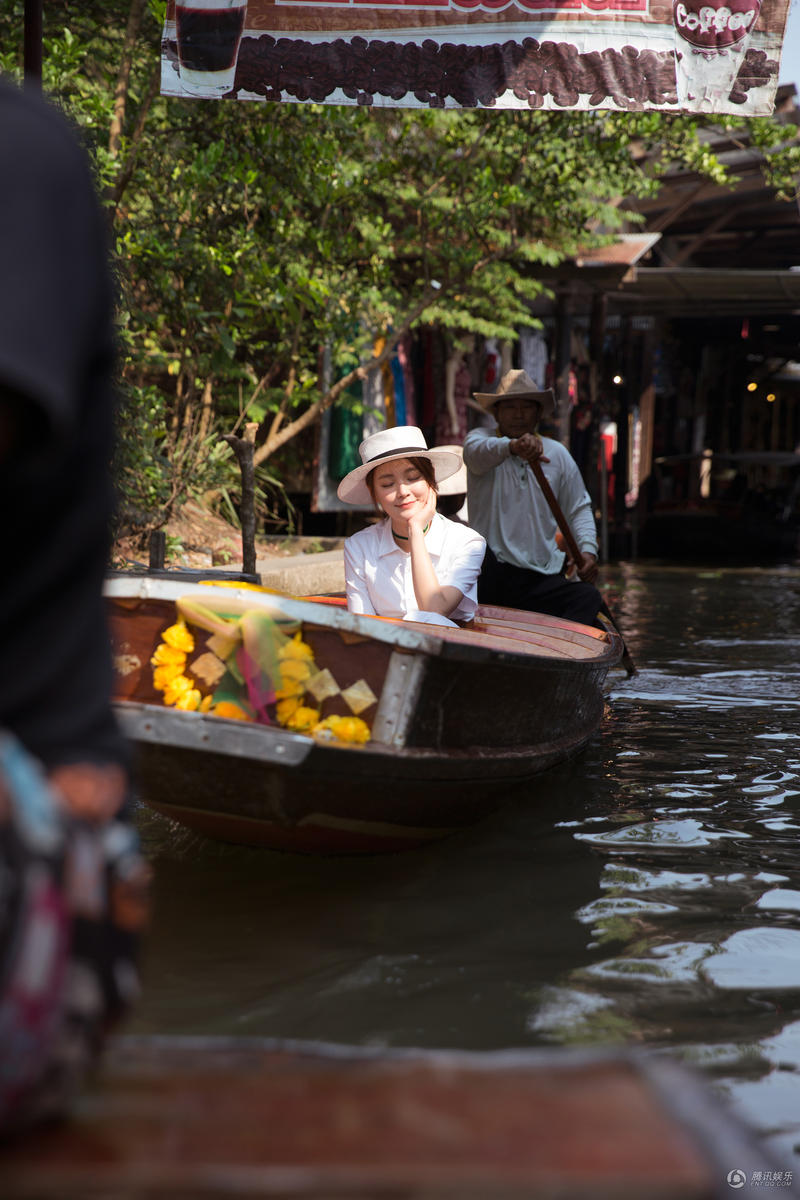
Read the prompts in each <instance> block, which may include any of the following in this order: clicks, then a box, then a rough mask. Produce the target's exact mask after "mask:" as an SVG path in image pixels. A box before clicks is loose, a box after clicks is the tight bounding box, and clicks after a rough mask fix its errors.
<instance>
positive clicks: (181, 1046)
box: [0, 1037, 792, 1200]
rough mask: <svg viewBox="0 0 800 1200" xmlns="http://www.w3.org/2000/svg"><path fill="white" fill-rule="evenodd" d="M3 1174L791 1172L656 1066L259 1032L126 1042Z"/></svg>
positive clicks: (428, 1193)
mask: <svg viewBox="0 0 800 1200" xmlns="http://www.w3.org/2000/svg"><path fill="white" fill-rule="evenodd" d="M0 1176H2V1179H3V1188H2V1193H3V1197H4V1200H34V1198H35V1200H101V1198H108V1197H119V1198H122V1197H126V1198H128V1197H129V1198H131V1200H133V1198H135V1200H163V1198H164V1197H167V1196H170V1197H182V1198H189V1197H191V1200H200V1198H202V1200H216V1198H217V1197H219V1198H222V1197H232V1196H237V1197H261V1198H264V1197H269V1196H272V1197H279V1196H280V1197H289V1196H292V1197H296V1198H301V1200H332V1198H333V1197H340V1198H345V1197H347V1198H349V1200H356V1198H357V1197H361V1198H362V1200H366V1198H370V1200H375V1198H377V1197H390V1196H391V1197H403V1198H405V1200H412V1198H418V1200H421V1198H422V1197H425V1198H426V1200H454V1198H455V1197H458V1200H522V1197H525V1198H526V1200H553V1198H554V1197H564V1198H566V1197H569V1198H570V1200H598V1197H599V1198H602V1200H625V1198H629V1200H668V1198H677V1197H680V1198H681V1200H714V1198H715V1197H716V1198H720V1197H722V1196H727V1195H729V1194H730V1192H731V1188H734V1189H735V1188H738V1187H744V1186H745V1184H747V1185H749V1186H752V1187H756V1186H758V1183H759V1181H761V1180H766V1179H769V1180H771V1181H772V1187H773V1189H775V1188H777V1189H778V1191H779V1192H780V1194H786V1195H788V1194H789V1193H790V1192H791V1191H792V1170H791V1168H790V1167H789V1166H788V1165H784V1164H783V1163H782V1162H781V1161H780V1160H778V1159H777V1156H776V1155H775V1154H773V1153H772V1152H771V1151H770V1150H769V1149H768V1148H767V1147H766V1146H764V1145H762V1144H761V1143H760V1141H759V1139H757V1138H756V1136H755V1135H754V1133H753V1132H752V1131H751V1130H750V1129H749V1128H748V1127H747V1126H745V1125H744V1123H743V1122H741V1121H740V1120H738V1119H736V1118H735V1117H734V1115H733V1114H732V1113H730V1112H729V1111H728V1110H727V1109H726V1107H725V1106H724V1104H723V1101H722V1100H721V1098H720V1097H719V1096H718V1095H717V1094H716V1093H714V1092H713V1091H712V1089H711V1087H710V1086H709V1085H708V1084H707V1083H706V1082H705V1081H704V1080H702V1079H701V1078H700V1077H699V1076H697V1075H696V1074H695V1073H693V1072H690V1071H689V1070H688V1069H687V1068H684V1067H682V1066H679V1065H678V1064H677V1063H675V1062H672V1061H670V1060H668V1059H667V1058H665V1057H664V1056H663V1055H659V1056H656V1055H647V1054H645V1053H643V1052H638V1053H637V1052H625V1051H617V1052H606V1053H603V1052H599V1051H569V1050H563V1049H560V1050H549V1051H542V1050H507V1051H495V1052H483V1053H475V1052H473V1053H470V1052H464V1051H420V1050H406V1051H403V1050H395V1051H383V1052H379V1051H375V1050H368V1049H362V1048H359V1047H348V1046H328V1045H324V1044H319V1043H281V1042H277V1041H272V1042H270V1041H266V1040H260V1039H249V1038H242V1039H224V1038H196V1037H186V1038H165V1037H155V1038H141V1037H139V1038H135V1037H134V1038H131V1037H126V1038H118V1039H115V1040H114V1041H113V1042H112V1043H111V1045H110V1046H109V1052H108V1053H107V1055H106V1058H105V1060H104V1063H103V1065H102V1069H101V1072H100V1074H99V1076H98V1077H97V1078H96V1079H95V1080H94V1081H93V1082H92V1084H91V1086H90V1087H89V1088H87V1089H86V1092H85V1094H84V1095H82V1096H81V1099H80V1103H79V1104H78V1105H76V1108H75V1112H74V1115H73V1116H72V1117H70V1118H69V1119H68V1120H66V1121H63V1122H62V1123H60V1124H59V1125H56V1126H52V1125H51V1126H49V1127H48V1128H45V1129H39V1130H37V1131H35V1133H33V1134H31V1135H29V1136H28V1137H26V1138H22V1139H17V1140H16V1141H14V1142H10V1143H9V1142H6V1143H5V1144H3V1145H0ZM751 1180H752V1181H754V1182H753V1183H752V1184H751V1183H750V1181H751ZM749 1186H748V1190H749ZM765 1186H768V1185H765Z"/></svg>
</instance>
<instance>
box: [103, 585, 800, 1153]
mask: <svg viewBox="0 0 800 1200" xmlns="http://www.w3.org/2000/svg"><path fill="white" fill-rule="evenodd" d="M604 580H605V586H606V589H607V590H606V595H607V597H608V599H609V601H610V603H611V606H612V608H613V609H614V611H615V612H616V613H617V614H618V617H619V620H620V623H621V624H622V626H623V627H624V629H625V630H626V632H627V635H628V641H629V645H630V649H631V650H632V653H633V656H634V658H635V660H636V662H637V665H638V667H639V674H638V676H637V677H635V678H633V679H630V680H628V679H627V678H626V677H625V676H624V674H622V673H621V672H620V673H618V674H617V673H615V675H614V677H613V678H612V679H611V680H610V681H609V682H610V690H609V694H608V707H607V714H606V719H605V722H604V724H603V727H602V730H601V731H600V732H599V733H598V735H597V736H596V737H595V739H594V740H593V741H592V743H591V744H590V745H589V747H588V748H587V749H586V750H585V751H584V752H583V753H582V754H581V755H580V756H579V757H578V758H577V759H575V760H573V761H572V762H570V763H568V764H566V765H564V766H562V767H559V768H556V769H555V770H553V771H550V772H548V773H547V774H546V775H544V776H541V777H540V779H539V780H538V781H537V782H536V783H535V784H532V785H531V787H530V793H529V795H527V796H525V797H523V798H521V799H519V800H515V801H514V802H513V803H510V804H508V805H506V806H505V807H502V808H501V809H500V810H499V811H497V812H496V813H495V814H494V815H493V816H491V817H490V818H489V819H487V820H485V821H483V822H482V823H481V824H480V825H477V826H475V827H474V828H472V829H470V830H468V831H466V832H464V833H461V834H459V835H457V836H455V837H453V838H451V839H449V840H447V841H445V842H441V843H438V844H436V845H432V846H429V847H426V848H425V849H423V850H418V851H411V852H407V853H405V854H400V855H392V856H381V857H374V858H363V859H362V858H339V859H336V858H329V859H324V858H303V857H297V856H291V855H281V854H275V853H271V852H266V851H257V850H250V849H246V848H239V847H231V846H225V845H220V844H217V843H213V842H210V841H205V840H203V839H200V838H198V837H196V836H194V835H190V834H188V833H186V832H185V831H181V830H179V829H176V828H175V827H173V826H171V825H170V824H169V823H168V822H166V821H164V820H163V819H161V818H159V817H156V816H154V815H153V814H150V813H148V812H147V811H145V810H142V811H141V812H140V814H139V819H140V827H141V831H142V835H143V838H144V843H145V848H146V851H147V854H148V857H149V858H150V861H151V862H152V864H153V866H154V869H155V918H154V922H153V927H152V929H151V932H150V935H149V938H148V942H147V946H146V951H145V960H144V992H143V997H142V1000H141V1001H140V1003H139V1006H138V1009H137V1011H136V1013H135V1016H134V1018H133V1019H132V1021H131V1022H129V1024H128V1027H127V1030H126V1031H127V1032H130V1033H173V1034H175V1033H179V1034H226V1035H231V1034H234V1035H245V1036H262V1037H279V1038H292V1039H296V1038H300V1039H311V1040H315V1041H320V1040H322V1041H328V1042H339V1043H348V1044H353V1043H356V1044H360V1045H368V1046H372V1047H384V1046H385V1047H398V1046H404V1047H442V1048H463V1049H469V1050H485V1049H498V1048H507V1047H535V1046H547V1047H552V1046H558V1045H573V1046H574V1045H576V1044H582V1045H584V1046H593V1045H600V1046H608V1045H621V1046H636V1047H645V1048H648V1049H652V1050H656V1051H659V1052H661V1051H663V1052H664V1053H669V1054H672V1055H675V1056H677V1057H678V1058H680V1059H681V1060H683V1061H684V1062H688V1063H689V1064H691V1065H692V1066H693V1067H694V1068H696V1069H697V1070H699V1071H700V1072H701V1073H703V1074H704V1075H705V1076H706V1077H707V1078H708V1079H709V1080H710V1082H711V1084H712V1086H713V1087H714V1088H715V1089H717V1090H718V1091H719V1093H720V1094H721V1095H723V1096H724V1097H725V1098H726V1101H727V1102H729V1104H730V1105H731V1106H732V1107H733V1109H734V1111H736V1112H738V1114H739V1115H740V1116H741V1117H743V1118H744V1119H745V1120H746V1121H747V1123H748V1124H749V1125H750V1126H751V1127H753V1128H754V1129H755V1130H757V1131H758V1132H759V1133H760V1134H761V1135H762V1138H763V1139H764V1140H765V1141H766V1143H767V1145H769V1146H772V1147H773V1148H774V1149H775V1150H776V1152H778V1153H779V1154H780V1158H781V1159H782V1160H783V1161H784V1162H786V1161H789V1162H792V1163H796V1164H797V1165H798V1167H800V840H799V838H798V835H800V564H795V565H787V566H783V567H777V568H773V569H755V568H753V569H747V570H745V569H738V570H733V569H714V568H708V569H704V568H701V567H692V568H688V567H684V568H681V567H674V566H673V567H669V566H659V565H655V564H647V565H645V564H642V563H635V564H633V563H632V564H627V563H622V564H617V565H613V566H611V567H608V568H606V569H605V571H604ZM734 1165H735V1164H734Z"/></svg>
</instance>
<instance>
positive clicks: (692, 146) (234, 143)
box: [0, 0, 800, 522]
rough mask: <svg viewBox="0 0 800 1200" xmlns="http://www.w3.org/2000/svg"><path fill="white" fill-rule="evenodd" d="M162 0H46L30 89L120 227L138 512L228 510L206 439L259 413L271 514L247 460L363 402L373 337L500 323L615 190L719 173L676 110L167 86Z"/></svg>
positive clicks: (514, 317)
mask: <svg viewBox="0 0 800 1200" xmlns="http://www.w3.org/2000/svg"><path fill="white" fill-rule="evenodd" d="M163 9H164V4H163V0H108V2H104V3H102V4H101V3H100V2H99V0H82V3H81V4H80V5H78V4H75V3H69V2H68V0H50V2H49V3H48V4H47V5H46V6H45V42H44V86H45V89H46V91H47V92H48V93H49V94H50V95H51V96H52V97H53V98H54V99H55V100H56V101H57V102H58V103H59V104H61V105H62V106H63V107H64V108H65V109H66V110H67V111H68V112H69V113H70V114H71V116H72V118H73V119H74V121H75V122H76V123H77V125H78V126H79V127H80V129H81V130H82V133H83V135H84V137H85V139H86V141H87V144H88V146H89V148H90V150H91V151H92V155H93V158H94V162H95V164H96V171H97V179H98V185H99V188H100V190H101V193H102V195H103V196H104V198H105V201H106V203H107V205H108V209H109V215H110V219H111V221H112V225H113V231H114V238H115V249H116V270H117V276H118V281H119V289H120V306H119V308H120V315H119V325H120V335H121V349H122V368H121V371H122V378H121V394H122V401H123V411H122V415H121V421H120V450H119V454H118V479H119V485H120V489H121V491H122V493H123V495H124V497H125V500H126V503H127V505H128V507H129V508H131V509H135V510H143V511H145V512H147V513H148V514H149V519H150V520H151V521H154V522H158V521H161V520H163V519H164V518H165V517H166V515H167V514H168V512H169V509H170V507H171V506H172V505H173V504H174V503H176V502H178V501H180V500H181V499H182V498H183V497H184V496H185V495H187V494H189V493H190V492H194V493H196V494H202V495H208V494H209V493H212V494H213V495H215V496H216V497H217V500H218V502H219V503H221V504H223V505H225V506H229V507H230V508H231V509H233V510H235V506H236V495H237V488H238V483H237V473H236V468H235V463H234V460H233V457H232V455H231V453H230V451H229V449H228V447H227V446H226V445H225V444H224V443H222V442H221V441H220V435H222V434H224V433H226V432H229V431H231V430H232V429H233V428H235V427H238V426H240V425H241V423H242V421H243V420H245V419H247V420H257V421H258V422H259V423H260V431H259V445H258V449H257V452H256V454H257V462H258V463H259V464H261V465H260V466H259V470H258V480H259V484H260V486H261V489H262V498H263V504H264V506H265V509H274V508H275V504H276V500H277V498H278V497H279V494H280V488H281V480H280V478H279V475H278V474H277V473H274V474H271V475H269V476H268V475H267V474H266V472H265V470H264V467H263V463H264V461H266V460H267V459H268V458H270V457H271V456H274V455H275V454H276V453H277V452H278V451H279V450H281V449H282V447H284V446H286V445H288V444H289V443H293V444H294V445H302V443H298V442H297V441H296V440H295V439H296V438H297V435H298V434H299V433H301V432H302V430H303V429H304V428H308V427H310V425H311V424H312V423H313V420H314V419H316V417H317V416H318V415H319V413H320V411H321V409H322V406H324V405H327V404H329V403H332V402H334V401H335V402H338V403H357V402H356V401H353V399H352V396H351V395H350V394H348V384H349V383H350V382H352V376H351V377H350V378H349V379H348V372H352V371H353V370H354V369H355V368H357V367H358V366H359V365H362V366H366V365H368V364H369V363H370V361H371V359H372V356H373V348H374V345H375V341H376V338H381V337H388V338H389V343H388V345H387V350H386V352H387V353H388V352H389V351H390V350H391V339H396V338H398V337H399V336H401V334H402V333H403V332H404V331H405V330H406V329H409V328H414V327H415V326H418V325H420V324H423V323H429V322H436V323H438V324H440V325H441V326H443V327H445V328H448V329H451V330H453V331H464V332H473V333H477V334H481V335H484V336H498V337H501V338H513V337H514V336H515V330H516V328H517V327H518V326H519V325H520V324H522V323H525V322H526V321H527V319H528V312H529V304H530V301H531V300H532V299H533V298H535V297H536V296H537V295H538V294H539V293H540V292H541V290H542V287H543V284H542V282H541V275H542V269H543V268H551V267H554V266H557V265H558V264H559V263H560V262H562V261H563V260H564V259H565V258H567V257H569V256H571V255H574V254H575V252H576V251H577V250H578V248H579V247H586V246H589V245H592V244H597V243H599V242H601V241H602V240H604V239H607V238H608V237H609V236H611V235H613V233H614V232H615V231H617V230H619V229H620V228H623V227H625V223H628V224H630V223H631V222H635V220H636V216H635V214H633V213H632V212H631V210H630V209H628V208H626V207H625V206H624V205H622V204H621V203H620V200H621V198H623V197H627V198H629V199H631V200H633V199H635V198H636V197H641V196H645V195H647V194H651V193H653V192H654V191H655V190H657V188H658V186H659V178H660V177H661V176H662V175H663V174H664V172H665V171H667V170H668V169H669V168H670V167H672V166H673V165H676V164H681V165H684V166H688V167H690V168H691V169H693V170H696V171H697V172H699V173H701V174H703V175H706V176H708V177H710V178H712V179H715V180H717V181H718V182H724V180H725V172H724V169H723V167H722V166H721V164H720V163H719V162H718V161H717V160H716V159H715V158H714V156H713V154H712V153H711V151H710V149H709V145H708V141H707V139H706V138H704V136H703V135H702V131H701V126H700V124H699V122H698V121H697V120H696V119H695V118H693V117H688V116H678V115H671V114H665V113H657V112H656V113H654V112H648V113H598V112H572V111H570V112H544V111H538V112H532V111H524V112H523V111H505V112H504V111H499V112H498V111H484V110H476V111H452V110H451V111H425V110H423V111H419V110H403V109H375V110H371V109H367V108H349V107H347V108H345V107H342V108H337V107H319V106H316V105H311V104H309V105H299V104H298V105H295V104H285V105H275V104H234V103H228V102H206V101H190V100H186V101H183V100H179V99H169V100H168V99H166V98H164V97H161V96H160V95H159V94H158V79H159V71H160V58H159V45H160V34H161V25H162V21H163ZM22 15H23V0H10V2H8V3H6V4H5V5H4V7H3V9H2V11H1V12H0V47H2V50H1V51H0V69H3V70H5V71H6V72H7V73H9V74H11V75H14V76H16V77H17V78H19V76H20V73H21V59H22V29H23V24H22ZM137 15H138V25H137V24H136V22H135V21H134V22H132V23H131V21H130V18H131V17H132V16H133V17H137ZM129 28H130V29H132V30H133V40H132V43H131V54H130V69H129V72H127V73H126V72H125V71H123V70H122V67H123V65H124V63H125V62H126V61H127V59H126V30H128V29H129ZM716 123H717V124H721V125H724V126H725V127H726V128H728V129H729V130H730V131H731V136H732V137H736V136H738V135H739V132H740V131H741V132H742V133H744V132H745V131H746V132H747V135H748V137H749V138H750V139H751V141H752V143H753V144H754V145H755V146H757V147H758V148H759V149H760V150H761V151H762V152H763V153H764V155H765V156H766V168H765V170H766V174H767V178H768V180H769V182H771V183H772V184H773V185H774V186H777V187H782V188H784V189H786V190H788V189H790V188H791V187H792V186H793V179H794V177H795V175H796V173H797V170H798V167H800V161H799V160H800V148H798V146H797V144H796V142H795V143H794V144H789V143H788V142H787V139H786V133H785V130H784V129H782V128H781V127H779V126H778V125H777V124H776V123H774V122H772V121H770V120H766V119H764V118H760V119H757V120H752V119H751V120H745V119H742V118H724V119H720V120H718V121H717V122H716ZM704 124H705V125H706V126H707V125H708V121H707V120H704ZM323 348H327V349H328V351H329V354H330V358H331V367H332V369H331V378H332V379H334V380H336V381H337V383H336V385H335V389H334V391H331V390H327V391H326V386H325V383H324V382H323V379H322V378H321V374H320V364H321V360H322V351H323ZM340 393H341V395H340ZM283 453H284V454H285V451H283ZM273 461H274V460H273Z"/></svg>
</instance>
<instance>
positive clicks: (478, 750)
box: [106, 576, 622, 853]
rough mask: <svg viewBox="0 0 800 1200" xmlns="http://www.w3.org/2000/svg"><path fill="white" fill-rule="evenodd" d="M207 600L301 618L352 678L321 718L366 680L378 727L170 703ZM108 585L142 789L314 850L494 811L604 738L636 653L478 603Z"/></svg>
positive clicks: (120, 708) (155, 800)
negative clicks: (323, 731) (339, 728)
mask: <svg viewBox="0 0 800 1200" xmlns="http://www.w3.org/2000/svg"><path fill="white" fill-rule="evenodd" d="M198 596H199V598H200V600H201V601H202V602H203V603H205V604H211V603H217V604H220V605H222V606H223V607H226V608H228V609H235V610H236V611H244V610H247V609H249V610H250V611H256V612H260V613H268V614H272V615H273V616H274V617H276V619H278V620H280V621H282V622H284V623H286V622H288V623H289V628H296V629H297V630H299V631H301V633H302V637H303V639H304V641H305V643H306V644H307V645H308V646H310V647H311V650H312V651H313V655H314V661H315V664H316V667H317V668H318V669H319V670H327V671H328V672H330V676H331V677H332V678H333V679H334V681H335V685H336V687H337V691H336V693H335V694H333V695H329V696H327V697H326V698H325V700H324V701H323V703H322V705H321V715H322V717H323V718H328V717H329V716H334V715H336V714H342V715H347V714H348V713H349V709H348V707H347V704H346V703H345V696H343V693H344V694H345V695H349V689H351V688H352V687H353V686H354V685H356V686H357V690H358V691H359V694H361V695H363V687H364V685H366V688H367V689H368V691H367V693H366V694H367V697H369V695H371V696H372V702H371V703H369V705H368V707H366V708H365V709H363V708H362V710H361V711H360V717H361V719H363V720H365V721H366V722H367V723H368V725H369V727H370V737H369V741H367V742H366V744H363V745H353V744H341V743H339V742H336V741H326V742H323V741H321V740H320V739H319V738H317V737H312V736H307V735H305V734H302V733H297V732H293V731H292V730H291V729H287V728H283V727H281V726H280V725H279V724H269V725H265V724H255V723H252V724H250V723H244V722H241V721H236V720H228V719H224V718H221V717H219V716H216V715H212V714H208V715H204V714H202V713H199V712H182V711H176V710H175V709H174V708H167V707H165V706H164V704H163V697H162V695H161V694H159V692H157V691H156V690H154V686H153V671H152V668H151V666H150V659H151V656H152V655H153V653H154V651H155V649H156V646H157V645H158V643H159V639H160V637H161V634H162V632H163V631H164V629H165V628H166V627H168V626H169V625H170V624H171V623H172V622H174V620H175V613H176V607H175V606H176V602H178V601H179V600H180V601H181V603H183V602H184V601H186V600H187V599H188V600H189V602H191V601H192V597H194V599H195V600H197V598H198ZM106 597H107V603H108V608H109V615H110V623H111V629H112V640H113V644H114V661H115V707H116V711H117V713H118V716H119V719H120V721H121V724H122V726H123V728H124V730H125V732H126V733H127V735H128V736H129V737H130V738H131V739H132V741H133V742H134V743H135V745H136V748H137V751H138V787H139V791H140V795H141V797H142V798H143V800H144V801H145V802H146V803H147V804H148V805H150V806H151V807H152V808H154V809H156V810H157V811H159V812H161V813H163V814H165V815H166V816H168V817H170V818H173V819H174V820H176V821H178V822H180V823H181V824H182V825H185V826H188V827H189V828H191V829H194V830H196V831H198V832H200V833H203V834H206V835H209V836H212V837H216V838H220V839H223V840H226V841H232V842H241V843H248V844H255V845H263V846H269V847H273V848H276V849H285V850H294V851H302V852H324V853H359V852H366V853H372V852H375V851H386V850H398V849H403V848H410V847H413V846H418V845H420V844H421V843H424V842H427V841H430V840H432V839H434V838H438V837H442V836H445V835H446V834H449V833H451V832H453V831H454V830H456V829H459V828H461V827H463V826H465V825H468V824H471V823H473V822H475V821H476V820H478V819H480V818H481V817H482V816H483V815H485V814H486V813H487V812H488V811H490V810H491V809H493V808H495V807H497V806H498V805H499V804H500V803H501V802H502V801H503V800H504V799H505V798H506V797H507V796H508V795H509V794H510V793H511V792H512V791H513V790H514V789H515V788H517V787H518V786H520V785H525V784H528V783H529V781H530V780H531V779H532V778H533V777H535V776H537V775H539V774H540V773H541V772H543V771H545V770H546V769H547V768H549V767H551V766H553V765H554V764H556V763H559V762H561V761H563V760H564V759H566V758H567V757H569V756H570V755H574V754H576V753H577V752H578V751H579V750H580V749H581V748H582V747H583V746H584V745H585V744H586V742H587V741H588V740H589V738H591V737H592V735H593V734H594V733H595V731H596V730H597V728H598V725H599V723H600V721H601V719H602V716H603V710H604V686H603V685H604V682H605V679H606V676H607V674H608V672H609V670H610V669H611V668H612V667H614V666H615V665H616V664H617V663H619V661H620V657H621V653H622V643H621V640H620V638H619V637H618V636H617V635H616V634H614V633H604V632H602V631H600V630H597V629H592V628H588V627H586V626H583V625H578V624H575V623H572V622H569V621H563V620H559V619H557V618H554V617H548V616H544V615H541V614H537V613H523V612H518V611H516V610H511V609H502V608H488V607H483V608H480V609H479V611H478V614H477V617H476V619H475V621H474V624H473V626H472V627H471V628H468V629H462V628H459V627H452V628H450V627H442V626H433V625H427V624H421V623H416V622H409V621H394V620H389V619H384V618H379V617H366V616H358V615H355V614H352V613H349V612H348V611H347V610H346V608H345V607H344V603H343V601H342V600H339V599H335V598H322V597H315V598H306V599H296V598H292V597H288V596H282V595H276V594H270V593H266V592H264V591H254V590H243V589H239V588H236V587H235V586H233V587H232V588H228V589H221V588H218V587H213V586H209V587H199V586H197V585H196V584H193V583H189V584H187V583H186V582H183V581H181V580H176V581H171V580H167V579H155V578H149V577H146V576H145V577H130V578H128V577H117V578H115V579H110V580H109V581H108V582H107V585H106ZM200 648H202V643H201V645H200ZM361 703H362V704H363V699H362V701H361Z"/></svg>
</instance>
